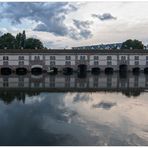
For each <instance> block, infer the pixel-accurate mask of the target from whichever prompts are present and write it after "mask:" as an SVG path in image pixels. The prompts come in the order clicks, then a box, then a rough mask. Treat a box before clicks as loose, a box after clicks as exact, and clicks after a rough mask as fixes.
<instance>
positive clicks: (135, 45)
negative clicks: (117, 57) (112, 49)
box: [121, 39, 144, 49]
mask: <svg viewBox="0 0 148 148" xmlns="http://www.w3.org/2000/svg"><path fill="white" fill-rule="evenodd" d="M121 49H144V45H143V43H142V42H141V41H138V40H131V39H129V40H126V41H125V42H123V43H122V46H121Z"/></svg>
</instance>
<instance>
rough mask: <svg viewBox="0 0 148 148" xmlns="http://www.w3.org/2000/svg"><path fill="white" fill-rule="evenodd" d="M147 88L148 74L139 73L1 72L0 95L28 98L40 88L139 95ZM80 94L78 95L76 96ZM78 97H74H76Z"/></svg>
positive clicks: (20, 98) (52, 90) (45, 89)
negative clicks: (80, 75)
mask: <svg viewBox="0 0 148 148" xmlns="http://www.w3.org/2000/svg"><path fill="white" fill-rule="evenodd" d="M147 89H148V76H147V75H144V74H143V73H141V74H140V75H133V74H132V73H129V74H128V75H119V74H118V73H114V74H113V75H105V74H103V73H102V74H100V75H91V74H87V77H83V78H79V77H78V76H77V75H70V76H65V75H61V74H59V75H47V74H44V75H39V76H34V75H29V74H28V75H25V76H18V75H11V76H0V90H1V91H0V96H1V99H3V100H4V101H5V102H7V103H10V102H11V101H12V100H13V99H17V100H22V101H23V102H24V101H25V100H24V99H25V95H26V94H28V95H30V96H32V95H35V94H39V93H41V92H99V91H104V92H122V93H123V94H125V95H126V96H128V97H131V96H135V97H136V96H139V95H140V94H141V93H142V92H145V91H147ZM77 98H79V97H77ZM77 98H76V99H75V101H76V100H77Z"/></svg>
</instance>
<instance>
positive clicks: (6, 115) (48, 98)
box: [0, 74, 148, 146]
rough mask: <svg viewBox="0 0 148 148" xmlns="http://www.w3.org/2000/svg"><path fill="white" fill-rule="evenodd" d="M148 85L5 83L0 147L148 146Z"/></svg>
mask: <svg viewBox="0 0 148 148" xmlns="http://www.w3.org/2000/svg"><path fill="white" fill-rule="evenodd" d="M147 80H148V79H147V76H146V75H144V74H140V75H139V76H135V75H132V74H128V75H127V76H126V77H121V76H119V75H118V74H113V75H104V74H100V75H99V76H92V75H89V74H88V75H87V77H86V78H83V79H82V78H78V77H77V75H71V76H63V75H56V76H54V75H52V76H49V75H41V76H40V77H37V76H35V77H34V76H32V75H26V76H15V75H11V76H9V77H6V76H5V77H1V78H0V81H1V82H0V85H1V88H0V89H1V91H0V99H1V101H0V119H1V122H0V133H1V134H0V145H72V146H73V145H84V146H85V145H148V108H147V106H148V99H147V98H148V94H147V93H146V91H147V87H148V83H147ZM141 92H142V93H141ZM125 94H126V95H125ZM129 96H130V97H129ZM135 96H136V97H135ZM20 100H21V101H20Z"/></svg>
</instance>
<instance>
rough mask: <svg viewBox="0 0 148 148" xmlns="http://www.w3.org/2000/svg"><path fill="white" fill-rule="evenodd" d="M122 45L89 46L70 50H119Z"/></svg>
mask: <svg viewBox="0 0 148 148" xmlns="http://www.w3.org/2000/svg"><path fill="white" fill-rule="evenodd" d="M121 46H122V43H112V44H99V45H91V46H79V47H72V49H108V50H111V49H121Z"/></svg>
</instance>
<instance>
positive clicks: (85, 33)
mask: <svg viewBox="0 0 148 148" xmlns="http://www.w3.org/2000/svg"><path fill="white" fill-rule="evenodd" d="M91 24H93V22H92V21H88V20H87V21H80V20H76V19H74V20H73V25H74V27H75V28H74V27H71V28H70V29H69V36H70V37H71V38H73V39H75V40H79V39H88V38H91V37H92V33H91V31H90V26H91Z"/></svg>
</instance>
